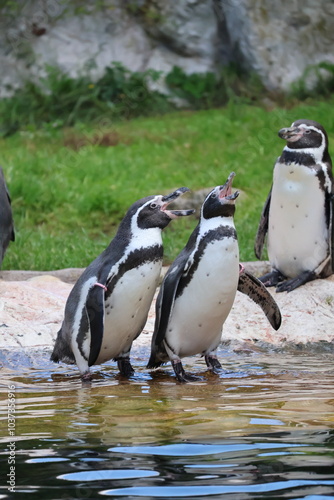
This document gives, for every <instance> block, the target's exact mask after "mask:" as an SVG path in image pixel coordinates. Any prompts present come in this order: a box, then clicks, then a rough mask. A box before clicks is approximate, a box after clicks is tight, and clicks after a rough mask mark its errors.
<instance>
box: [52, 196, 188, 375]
mask: <svg viewBox="0 0 334 500" xmlns="http://www.w3.org/2000/svg"><path fill="white" fill-rule="evenodd" d="M186 191H189V190H188V188H180V189H178V190H176V191H174V192H173V193H171V194H170V195H168V196H162V195H157V196H149V197H147V198H143V199H141V200H138V201H137V202H136V203H134V204H133V205H132V206H131V207H130V209H129V210H128V212H127V214H126V215H125V217H124V219H123V220H122V221H121V223H120V226H119V228H118V231H117V234H116V236H115V238H114V239H113V240H112V241H111V243H110V244H109V246H108V247H107V248H106V250H104V252H102V254H101V255H99V256H98V257H97V258H96V259H95V260H94V261H93V262H92V263H91V264H90V265H89V266H88V267H87V269H86V270H85V271H84V273H83V274H82V275H81V277H80V278H79V280H78V281H77V283H76V284H75V285H74V287H73V289H72V291H71V293H70V295H69V297H68V300H67V303H66V307H65V317H64V321H63V324H62V327H61V329H60V330H59V332H58V336H57V339H56V343H55V346H54V349H53V352H52V355H51V360H52V361H55V362H58V361H64V362H66V363H74V362H76V364H77V366H78V368H79V371H80V373H81V376H82V378H83V379H87V380H89V379H90V378H91V374H90V371H89V367H90V366H92V365H94V364H101V363H104V362H105V361H108V360H110V359H114V360H116V361H117V363H118V367H119V370H120V372H121V374H122V375H125V376H129V375H131V374H132V373H133V368H132V366H131V363H130V357H129V356H130V349H131V346H132V342H133V340H134V339H135V338H136V337H138V335H139V334H140V333H141V331H142V329H143V328H144V326H145V323H146V320H147V315H148V312H149V308H150V305H151V302H152V299H153V295H154V292H155V290H156V287H157V284H158V280H159V277H160V271H161V266H162V257H163V247H162V238H161V231H162V229H164V228H165V227H166V226H167V225H168V224H169V222H170V221H171V220H172V219H174V218H177V217H179V216H183V215H190V214H191V213H193V210H168V209H167V205H169V204H170V203H171V202H172V201H174V200H175V199H177V198H178V197H179V196H180V195H182V194H183V193H185V192H186Z"/></svg>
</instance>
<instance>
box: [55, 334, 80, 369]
mask: <svg viewBox="0 0 334 500" xmlns="http://www.w3.org/2000/svg"><path fill="white" fill-rule="evenodd" d="M50 360H51V361H54V362H55V363H59V361H63V362H64V363H67V364H69V365H73V364H74V363H75V357H74V354H73V352H72V350H71V348H70V346H69V345H68V343H67V342H66V340H65V339H64V337H63V334H62V329H60V330H59V332H58V334H57V338H56V343H55V345H54V348H53V351H52V354H51V356H50Z"/></svg>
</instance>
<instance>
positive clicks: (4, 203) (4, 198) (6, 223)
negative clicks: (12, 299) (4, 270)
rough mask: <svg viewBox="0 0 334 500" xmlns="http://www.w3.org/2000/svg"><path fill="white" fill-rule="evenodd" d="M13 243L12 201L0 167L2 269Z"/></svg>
mask: <svg viewBox="0 0 334 500" xmlns="http://www.w3.org/2000/svg"><path fill="white" fill-rule="evenodd" d="M11 241H15V231H14V222H13V214H12V207H11V199H10V195H9V191H8V188H7V184H6V181H5V176H4V173H3V170H2V168H1V167H0V267H1V264H2V261H3V258H4V256H5V253H6V250H7V247H8V245H9V243H10V242H11Z"/></svg>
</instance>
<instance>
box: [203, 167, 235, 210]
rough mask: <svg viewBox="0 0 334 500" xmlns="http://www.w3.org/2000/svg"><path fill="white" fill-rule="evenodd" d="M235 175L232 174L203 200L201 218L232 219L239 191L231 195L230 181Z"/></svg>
mask: <svg viewBox="0 0 334 500" xmlns="http://www.w3.org/2000/svg"><path fill="white" fill-rule="evenodd" d="M234 177H235V173H234V172H232V173H231V174H230V175H229V176H228V179H227V181H226V182H225V184H224V185H222V186H216V187H215V188H214V189H213V190H212V191H211V192H210V193H209V194H208V195H207V197H206V198H205V200H204V203H203V205H202V217H204V219H211V218H212V217H233V215H234V212H235V200H236V199H237V197H238V196H239V191H235V192H234V193H232V181H233V178H234Z"/></svg>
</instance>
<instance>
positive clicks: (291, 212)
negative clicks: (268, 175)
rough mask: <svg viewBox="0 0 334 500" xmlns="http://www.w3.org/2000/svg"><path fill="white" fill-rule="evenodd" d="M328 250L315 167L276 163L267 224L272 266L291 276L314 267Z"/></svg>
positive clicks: (326, 231)
mask: <svg viewBox="0 0 334 500" xmlns="http://www.w3.org/2000/svg"><path fill="white" fill-rule="evenodd" d="M328 251H329V250H328V229H327V227H326V221H325V192H324V191H323V190H322V189H321V188H320V185H319V181H318V178H317V177H316V172H315V170H313V169H311V168H308V167H303V166H302V165H298V164H291V165H286V164H281V163H277V164H276V166H275V170H274V182H273V188H272V194H271V202H270V212H269V227H268V255H269V259H270V262H271V265H272V266H273V267H275V268H276V269H278V270H279V271H281V272H282V273H283V274H284V275H285V276H287V277H291V278H293V277H295V276H298V275H299V274H300V273H301V272H303V271H308V270H314V269H315V268H316V267H317V266H318V265H319V264H320V263H321V262H322V261H323V260H324V259H325V258H326V256H327V254H328Z"/></svg>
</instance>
